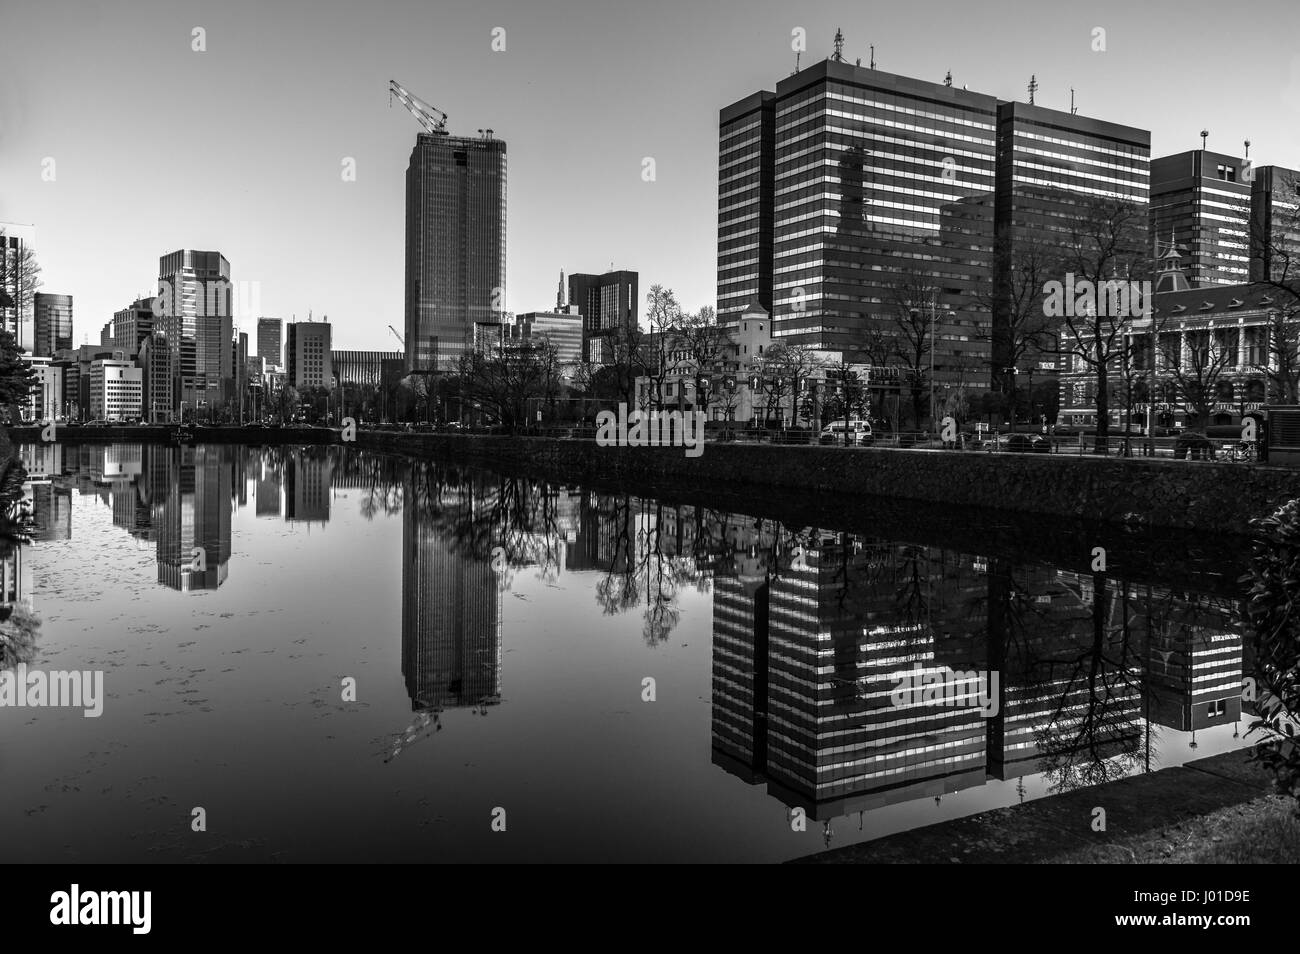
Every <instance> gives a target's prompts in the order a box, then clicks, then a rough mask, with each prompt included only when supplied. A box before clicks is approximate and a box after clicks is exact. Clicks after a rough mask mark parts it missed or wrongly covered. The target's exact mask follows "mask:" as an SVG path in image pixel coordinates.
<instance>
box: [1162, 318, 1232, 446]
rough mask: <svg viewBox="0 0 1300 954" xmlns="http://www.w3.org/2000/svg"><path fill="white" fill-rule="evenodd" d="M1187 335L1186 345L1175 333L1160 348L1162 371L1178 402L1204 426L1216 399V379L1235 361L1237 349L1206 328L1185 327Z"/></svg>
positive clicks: (1217, 381)
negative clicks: (1169, 341)
mask: <svg viewBox="0 0 1300 954" xmlns="http://www.w3.org/2000/svg"><path fill="white" fill-rule="evenodd" d="M1186 339H1187V347H1186V348H1183V347H1182V345H1181V342H1178V341H1177V338H1176V337H1175V343H1174V344H1172V345H1170V346H1168V347H1166V348H1165V349H1163V350H1164V357H1165V373H1166V375H1167V380H1168V381H1169V383H1170V385H1171V386H1172V389H1173V393H1174V394H1175V395H1176V396H1177V399H1178V401H1179V403H1181V404H1182V405H1183V406H1184V408H1185V409H1186V410H1189V411H1191V412H1192V413H1193V414H1195V415H1196V418H1197V423H1198V424H1199V426H1201V427H1204V426H1205V425H1206V424H1208V423H1209V422H1210V415H1211V413H1212V412H1213V410H1214V405H1215V402H1216V401H1217V400H1218V386H1219V379H1220V378H1221V376H1222V375H1223V372H1224V371H1226V370H1227V369H1228V368H1229V367H1231V366H1232V364H1233V363H1234V362H1235V360H1236V350H1237V349H1236V348H1235V347H1227V346H1225V344H1224V343H1223V342H1221V341H1220V340H1219V337H1218V336H1217V335H1215V334H1214V333H1213V332H1212V331H1210V330H1209V329H1208V328H1202V329H1197V330H1194V331H1188V332H1186ZM1180 352H1183V353H1180Z"/></svg>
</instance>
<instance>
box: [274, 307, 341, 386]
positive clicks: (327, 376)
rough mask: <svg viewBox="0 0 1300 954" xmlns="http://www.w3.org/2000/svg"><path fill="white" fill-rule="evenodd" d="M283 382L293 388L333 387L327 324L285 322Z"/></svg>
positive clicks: (325, 322)
mask: <svg viewBox="0 0 1300 954" xmlns="http://www.w3.org/2000/svg"><path fill="white" fill-rule="evenodd" d="M285 359H286V362H287V364H286V370H287V372H288V376H287V377H286V379H285V380H286V382H287V383H289V384H292V385H293V386H294V387H295V388H298V389H299V390H302V389H303V388H332V387H334V362H333V360H332V352H331V351H330V323H329V321H328V319H327V320H325V321H294V322H290V323H289V337H288V341H287V342H286V343H285Z"/></svg>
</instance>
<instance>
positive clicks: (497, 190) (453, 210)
mask: <svg viewBox="0 0 1300 954" xmlns="http://www.w3.org/2000/svg"><path fill="white" fill-rule="evenodd" d="M505 283H506V144H505V143H504V142H503V141H501V140H500V139H496V138H494V137H493V136H492V135H491V131H490V130H488V131H485V132H484V134H483V136H482V137H481V138H478V139H471V138H464V137H459V136H452V135H449V134H448V133H446V132H441V131H439V132H426V133H420V134H419V135H418V136H417V138H416V142H415V148H414V149H412V150H411V161H410V165H409V166H408V167H407V170H406V363H407V370H417V369H419V370H428V369H443V370H447V369H450V368H452V367H454V366H455V365H456V362H457V361H458V359H459V358H460V355H461V354H462V353H464V352H465V351H467V350H471V349H472V348H473V343H474V326H475V323H477V322H487V321H498V320H500V315H501V312H502V311H503V310H504V308H505Z"/></svg>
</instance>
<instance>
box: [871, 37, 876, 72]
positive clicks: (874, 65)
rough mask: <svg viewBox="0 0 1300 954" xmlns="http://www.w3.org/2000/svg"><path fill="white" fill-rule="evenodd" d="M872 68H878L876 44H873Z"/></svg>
mask: <svg viewBox="0 0 1300 954" xmlns="http://www.w3.org/2000/svg"><path fill="white" fill-rule="evenodd" d="M871 68H872V69H873V70H874V69H875V68H876V44H874V43H872V44H871Z"/></svg>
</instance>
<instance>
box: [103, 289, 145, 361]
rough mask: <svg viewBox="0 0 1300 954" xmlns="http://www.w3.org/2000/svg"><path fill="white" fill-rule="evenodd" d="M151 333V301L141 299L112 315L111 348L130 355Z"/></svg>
mask: <svg viewBox="0 0 1300 954" xmlns="http://www.w3.org/2000/svg"><path fill="white" fill-rule="evenodd" d="M152 333H153V299H152V298H141V299H139V300H137V301H135V302H132V303H131V304H130V305H128V306H127V307H125V308H123V309H122V310H121V311H119V312H115V313H114V314H113V348H114V350H117V351H126V352H128V353H129V354H131V355H137V354H139V353H140V346H141V345H143V344H144V340H145V339H146V338H148V337H149V335H150V334H152Z"/></svg>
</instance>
